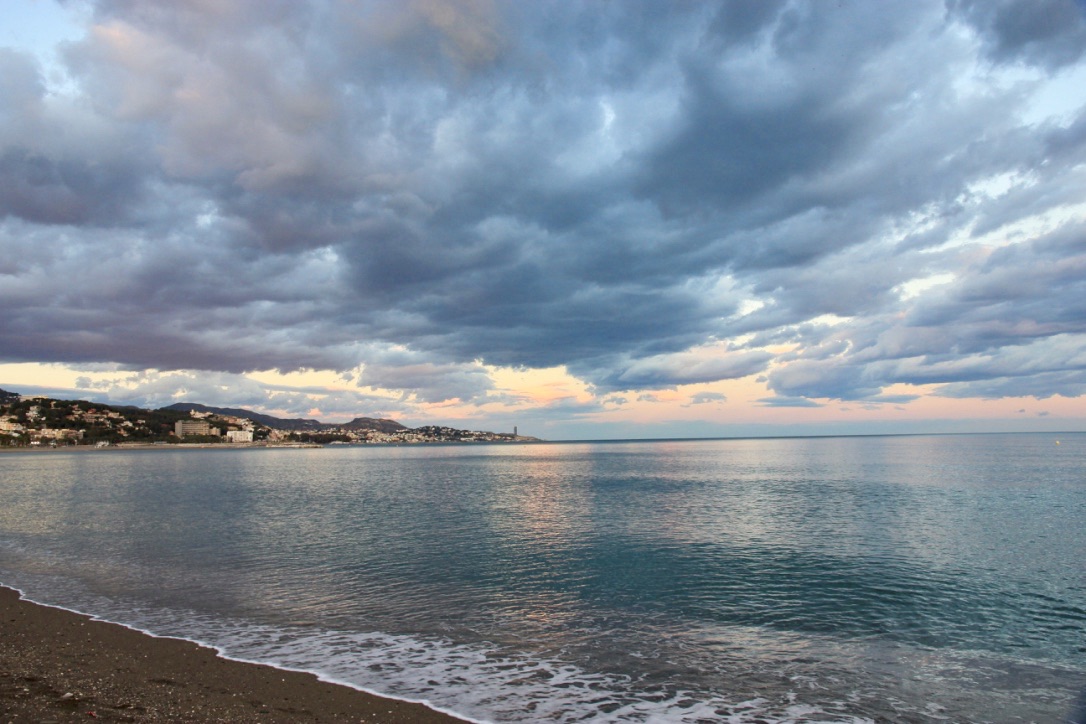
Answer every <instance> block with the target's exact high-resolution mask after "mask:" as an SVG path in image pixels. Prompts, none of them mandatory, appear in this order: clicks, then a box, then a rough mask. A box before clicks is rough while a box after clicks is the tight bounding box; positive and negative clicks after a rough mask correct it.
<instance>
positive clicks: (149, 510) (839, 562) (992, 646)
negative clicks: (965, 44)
mask: <svg viewBox="0 0 1086 724" xmlns="http://www.w3.org/2000/svg"><path fill="white" fill-rule="evenodd" d="M224 447H225V446H224ZM0 583H2V584H4V585H7V586H10V587H14V588H17V589H19V590H20V591H22V592H23V593H24V595H25V596H26V597H28V598H29V599H31V600H33V601H37V602H39V603H44V604H48V605H53V606H59V607H63V608H67V609H72V610H75V611H80V612H83V613H87V614H90V615H93V616H96V617H98V618H100V619H104V620H108V621H113V622H117V623H121V624H124V625H127V626H130V627H133V628H136V629H139V630H142V631H146V632H149V633H152V634H155V635H160V636H172V637H180V638H184V639H190V640H192V641H196V642H200V643H203V644H206V645H209V646H212V647H214V648H216V649H218V650H219V651H220V652H221V654H222V655H223V656H226V657H229V658H233V659H239V660H244V661H256V662H261V663H265V664H270V665H272V666H277V667H282V668H285V669H294V670H302V671H311V672H315V673H316V674H318V675H319V676H321V677H322V678H324V679H327V680H329V681H335V682H339V683H343V684H347V685H349V686H352V687H356V688H358V689H363V690H366V691H371V692H376V693H379V694H383V695H386V696H391V697H396V698H401V699H406V700H412V701H422V702H426V703H428V704H429V705H430V706H432V707H434V708H436V709H439V710H442V711H447V712H451V713H454V714H456V715H458V716H461V717H463V718H466V719H469V720H473V721H479V722H580V721H592V722H1065V721H1077V719H1076V717H1078V716H1081V715H1082V714H1076V713H1075V712H1076V707H1079V708H1080V709H1081V708H1082V707H1083V705H1084V704H1086V698H1084V692H1086V433H1067V434H1060V435H1056V434H1051V433H1048V434H998V435H943V436H939V435H933V436H923V435H917V436H887V437H882V436H860V437H819V438H776V439H721V440H656V441H647V440H646V441H615V442H569V443H537V444H459V445H455V444H454V445H410V446H409V445H405V446H357V447H355V446H332V447H327V448H322V449H274V448H269V449H201V450H178V449H169V450H153V451H142V450H131V451H123V450H119V451H118V450H114V451H102V452H97V451H95V452H65V451H56V452H43V453H36V454H31V453H27V454H11V455H0Z"/></svg>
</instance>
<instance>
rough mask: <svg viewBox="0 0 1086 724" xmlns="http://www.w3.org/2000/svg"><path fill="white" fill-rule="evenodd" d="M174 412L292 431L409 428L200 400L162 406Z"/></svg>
mask: <svg viewBox="0 0 1086 724" xmlns="http://www.w3.org/2000/svg"><path fill="white" fill-rule="evenodd" d="M160 409H162V410H169V411H172V412H192V411H193V410H195V411H197V412H207V413H210V414H212V415H226V416H228V417H244V418H247V419H249V420H252V421H253V422H256V423H259V424H261V425H264V426H265V427H270V428H272V429H273V430H287V431H291V432H321V431H323V430H336V429H338V430H376V431H378V432H400V431H403V430H407V429H409V428H408V427H407V426H405V425H401V424H400V423H398V422H396V421H395V420H387V419H377V418H373V417H356V418H355V419H353V420H351V421H350V422H345V423H343V424H342V425H337V424H335V423H329V422H320V421H318V420H308V419H305V418H293V419H291V418H281V417H273V416H272V415H264V414H262V413H259V412H253V411H252V410H245V409H242V408H236V407H211V406H209V405H201V404H200V403H198V402H178V403H175V404H173V405H169V406H168V407H163V408H160Z"/></svg>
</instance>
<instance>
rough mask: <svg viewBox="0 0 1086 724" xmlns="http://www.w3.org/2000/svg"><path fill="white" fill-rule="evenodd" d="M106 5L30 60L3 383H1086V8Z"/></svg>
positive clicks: (873, 395) (989, 389)
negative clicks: (186, 372) (192, 372)
mask: <svg viewBox="0 0 1086 724" xmlns="http://www.w3.org/2000/svg"><path fill="white" fill-rule="evenodd" d="M93 7H94V25H93V27H89V28H88V29H87V34H86V36H85V37H84V38H83V39H82V40H81V41H79V42H75V43H70V44H67V45H66V46H65V47H64V48H63V49H62V57H63V59H64V62H65V63H66V68H67V70H68V73H69V74H70V84H69V87H68V88H67V89H59V90H58V89H54V88H51V87H50V82H52V81H47V79H46V73H45V72H44V71H43V69H42V68H41V67H39V65H38V63H37V61H36V60H35V59H34V58H33V57H32V56H30V55H27V54H25V53H20V52H17V51H14V50H0V71H2V72H0V91H3V94H2V96H0V252H2V255H0V301H2V303H3V305H4V309H5V310H6V312H7V313H6V314H5V315H4V316H3V318H2V319H0V350H2V351H3V352H2V358H3V359H4V360H8V361H12V360H20V361H21V360H26V361H34V360H36V361H57V362H69V363H81V364H87V363H91V362H97V361H109V362H114V363H117V364H119V365H121V366H124V367H126V368H132V369H143V368H157V369H160V370H175V369H201V370H211V371H222V372H234V373H237V372H244V371H247V370H255V369H269V368H279V369H282V370H292V369H300V368H322V369H335V370H340V371H344V372H348V373H349V374H351V375H353V377H354V378H355V380H356V382H357V383H358V384H360V385H366V386H372V387H375V388H381V389H387V390H392V391H396V392H397V393H398V394H401V396H404V395H412V394H413V395H415V396H416V397H415V399H417V400H420V401H435V402H436V401H441V400H446V399H454V398H455V399H460V400H465V401H467V400H480V399H483V398H484V397H485V396H486V395H488V394H491V393H492V392H493V390H492V389H491V388H492V386H493V383H492V382H491V380H490V378H489V376H488V374H487V372H486V369H485V367H484V366H483V365H485V364H494V365H509V366H525V367H551V366H559V365H565V366H566V368H567V369H568V370H569V371H570V372H572V373H573V374H574V375H576V376H578V377H580V378H581V379H583V380H584V381H585V382H587V383H589V385H591V387H592V389H594V390H596V391H598V392H599V393H601V394H606V393H607V392H609V391H615V390H639V389H661V388H668V387H675V386H678V385H684V384H695V383H711V382H714V381H717V380H722V379H730V378H736V377H743V376H747V375H752V374H760V373H764V374H765V375H766V379H767V380H768V383H769V385H770V388H771V389H772V390H773V391H774V392H775V393H776V394H777V395H779V396H778V397H774V398H769V399H767V400H766V401H764V404H767V405H784V404H805V403H803V400H806V399H808V398H838V399H850V400H853V399H854V400H866V401H872V402H876V403H877V402H886V401H889V400H890V399H891V398H890V397H888V396H887V395H886V394H885V392H884V390H885V388H886V387H887V386H889V385H892V384H895V383H897V382H911V383H917V384H921V383H923V384H928V383H930V384H942V385H945V387H944V388H942V390H943V394H948V395H952V394H966V393H965V392H963V390H977V392H976V394H981V395H985V396H989V395H991V394H996V393H999V394H1007V395H1011V394H1015V392H1014V391H1015V390H1019V391H1020V392H1021V394H1030V395H1036V396H1044V395H1045V394H1053V393H1056V392H1059V393H1060V394H1067V393H1068V392H1069V391H1073V390H1075V389H1078V388H1076V387H1075V384H1077V383H1076V382H1075V378H1074V374H1073V373H1074V372H1075V370H1076V369H1078V368H1076V367H1075V365H1081V361H1080V357H1081V355H1078V356H1076V354H1075V352H1076V351H1077V350H1081V349H1082V340H1083V338H1084V337H1083V335H1084V333H1086V330H1083V329H1082V325H1081V320H1082V319H1084V318H1086V310H1084V309H1083V307H1082V302H1081V301H1080V300H1081V299H1083V298H1084V297H1086V295H1083V292H1084V291H1086V290H1084V289H1083V288H1082V282H1081V281H1080V280H1081V279H1082V278H1083V275H1082V272H1081V266H1080V265H1081V263H1082V258H1083V251H1082V246H1081V245H1082V238H1083V237H1082V229H1081V226H1080V219H1081V210H1077V211H1076V210H1075V209H1074V205H1075V204H1081V203H1082V201H1081V199H1082V194H1081V190H1082V187H1083V174H1082V168H1083V166H1082V160H1083V158H1084V156H1086V131H1084V130H1083V129H1084V128H1086V125H1084V124H1086V121H1084V120H1083V119H1084V118H1086V116H1084V115H1083V102H1082V100H1083V99H1080V101H1079V102H1078V103H1077V104H1072V110H1071V111H1070V116H1071V117H1070V118H1065V119H1064V120H1059V119H1058V118H1057V119H1056V120H1052V119H1046V120H1042V121H1039V122H1035V121H1026V120H1024V119H1025V118H1026V116H1027V115H1028V113H1027V112H1028V111H1029V110H1030V106H1029V104H1030V103H1031V102H1032V101H1031V100H1030V99H1031V98H1032V97H1033V95H1034V93H1035V90H1036V89H1037V88H1038V87H1039V85H1038V84H1040V83H1042V82H1043V81H1044V79H1045V76H1044V73H1045V72H1055V71H1056V70H1060V71H1061V72H1070V70H1073V69H1074V68H1075V67H1077V66H1076V65H1075V64H1078V63H1081V62H1082V60H1081V58H1082V49H1083V47H1086V46H1084V41H1083V33H1084V30H1083V28H1084V25H1083V16H1082V9H1081V6H1079V5H1076V4H1074V3H1071V2H1065V3H1061V2H1057V1H1056V0H1052V1H1050V2H1045V3H1043V4H1042V5H1040V6H1037V12H1035V13H1029V12H1026V9H1027V8H1029V7H1032V4H1025V3H1019V2H1014V1H1012V0H1006V1H1001V2H996V3H980V2H967V1H965V0H962V1H960V2H949V3H946V4H944V3H942V2H939V1H938V0H930V1H929V2H913V3H899V4H893V5H886V4H881V3H880V4H877V5H875V4H869V3H857V2H843V3H834V4H829V3H814V2H811V3H808V2H800V1H785V0H779V1H774V2H748V1H745V0H744V1H737V2H728V3H723V4H712V5H701V4H672V3H654V2H636V3H614V4H599V3H591V2H584V3H577V2H561V3H559V2H540V3H511V2H487V1H486V0H463V1H461V2H452V1H449V2H438V1H436V0H415V1H414V2H407V3H399V2H377V1H376V0H375V1H372V2H361V3H355V2H351V3H347V2H339V1H337V0H311V1H309V2H286V1H285V0H283V1H276V2H257V0H233V1H232V2H218V3H211V4H208V3H195V2H174V1H171V2H165V1H162V2H156V1H148V0H140V1H139V2H136V1H135V0H99V1H98V2H96V3H94V5H93ZM1016 63H1025V64H1028V67H1029V68H1031V69H1032V70H1031V71H1030V72H1032V73H1034V74H1035V75H1033V76H1030V77H1029V78H1027V79H1025V80H1023V76H1022V75H1021V73H1019V75H1014V74H1013V72H1012V71H1014V69H1015V68H1016V67H1017V66H1015V64H1016ZM1001 68H1008V69H1010V70H1008V71H1007V72H1008V73H1010V75H1007V76H1006V77H1003V76H999V75H998V74H999V73H1000V72H1002V71H1001V70H1000V69H1001ZM1038 69H1040V70H1038ZM1076 114H1077V118H1076V117H1075V116H1076ZM1056 115H1058V114H1056ZM1065 115H1066V114H1065ZM1031 219H1032V220H1031ZM1038 219H1042V220H1041V221H1039V220H1038ZM1023 225H1025V227H1023ZM1034 227H1035V228H1037V229H1042V230H1043V233H1042V232H1037V231H1031V230H1030V229H1032V228H1034ZM986 235H988V236H986ZM989 237H991V238H989ZM910 285H918V287H917V288H918V289H919V290H920V291H911V287H910ZM767 347H771V348H772V351H770V350H769V349H767ZM1022 350H1027V351H1028V352H1029V353H1030V354H1036V355H1039V356H1040V357H1041V359H1040V360H1033V361H1032V362H1031V363H1029V364H1027V360H1025V359H1023V355H1021V354H1020V352H1021V351H1022ZM390 399H391V398H390ZM705 399H707V400H708V399H710V398H705ZM894 399H897V398H894ZM284 404H286V403H284ZM291 404H292V405H295V406H297V405H301V404H304V402H303V401H301V400H299V401H294V402H292V403H291Z"/></svg>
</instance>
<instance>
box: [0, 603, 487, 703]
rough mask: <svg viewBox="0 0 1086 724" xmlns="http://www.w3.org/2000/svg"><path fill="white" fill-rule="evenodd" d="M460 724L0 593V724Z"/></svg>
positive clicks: (303, 676)
mask: <svg viewBox="0 0 1086 724" xmlns="http://www.w3.org/2000/svg"><path fill="white" fill-rule="evenodd" d="M89 719H96V720H100V721H116V722H176V721H196V722H297V721H308V722H343V721H350V722H375V721H380V722H421V723H422V724H449V723H455V722H464V721H467V720H464V719H459V718H457V717H455V716H453V715H452V714H447V713H444V712H440V711H437V710H435V709H431V708H430V707H428V706H426V705H425V704H421V703H415V702H408V701H403V700H400V699H392V698H385V697H382V696H378V695H376V694H371V693H369V692H365V691H362V690H359V689H355V688H352V687H350V686H347V685H344V684H337V683H332V682H327V681H323V680H321V679H319V678H318V677H317V675H315V674H311V673H303V672H299V671H289V670H285V669H279V668H276V667H274V666H269V665H264V664H256V663H249V662H244V661H238V660H234V659H227V658H224V657H223V656H221V655H220V654H219V653H218V652H217V651H216V650H215V649H212V648H209V647H207V646H202V645H200V644H197V643H194V642H192V641H187V640H184V639H176V638H164V637H157V636H153V635H151V634H148V633H144V632H142V631H138V630H136V629H132V628H128V627H127V626H123V625H121V624H116V623H110V622H107V621H99V620H96V619H93V618H91V617H90V616H86V615H84V614H81V613H76V612H74V611H69V610H67V609H63V608H56V607H53V606H48V605H44V604H39V603H34V602H32V601H29V600H27V599H25V598H23V596H22V593H20V592H19V591H17V590H16V589H13V588H9V587H7V586H2V585H0V721H2V722H18V721H50V720H51V721H58V722H60V721H81V722H85V721H88V720H89Z"/></svg>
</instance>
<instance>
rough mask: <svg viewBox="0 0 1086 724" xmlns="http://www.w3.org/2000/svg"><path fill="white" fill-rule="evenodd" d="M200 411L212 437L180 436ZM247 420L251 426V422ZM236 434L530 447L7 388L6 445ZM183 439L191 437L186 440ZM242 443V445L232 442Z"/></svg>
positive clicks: (487, 438) (1, 436)
mask: <svg viewBox="0 0 1086 724" xmlns="http://www.w3.org/2000/svg"><path fill="white" fill-rule="evenodd" d="M193 413H198V414H199V416H200V417H201V418H202V419H204V420H206V421H207V423H208V425H207V429H206V430H205V431H204V432H196V431H187V432H178V431H177V430H178V429H179V428H176V424H177V423H178V422H180V421H182V420H191V415H192V414H193ZM246 420H247V421H248V422H246ZM233 431H240V432H245V431H248V432H250V433H251V437H250V438H249V441H250V442H251V443H253V444H260V445H265V444H291V443H311V444H329V443H423V442H525V441H533V440H536V438H532V437H526V436H518V435H511V434H509V433H496V432H484V431H478V430H474V431H473V430H458V429H455V428H449V427H437V426H433V425H427V426H423V427H419V428H415V429H412V428H408V427H406V426H405V425H402V424H400V423H399V422H396V421H395V420H389V419H378V418H372V417H356V418H355V419H353V420H351V421H350V422H348V423H343V424H336V423H322V422H320V421H318V420H308V419H282V418H278V417H274V416H272V415H265V414H262V413H259V412H253V411H252V410H246V409H243V408H233V407H212V406H210V405H202V404H200V403H195V402H179V403H176V404H173V405H169V406H167V407H163V408H159V409H157V410H145V409H141V408H138V407H130V406H116V405H106V404H102V403H96V402H89V401H86V400H56V399H52V398H47V397H36V396H35V397H27V398H25V399H23V398H22V397H20V395H18V394H17V393H14V392H8V391H5V390H0V446H4V447H22V446H42V445H48V446H51V447H58V446H61V445H64V446H68V445H99V446H100V445H113V444H122V443H145V444H149V443H159V444H161V443H177V442H182V441H184V442H199V443H215V442H221V441H223V440H224V439H226V438H228V437H229V436H230V434H231V433H232V432H233ZM178 435H182V436H183V438H184V439H183V440H182V438H181V437H178ZM231 442H237V440H231Z"/></svg>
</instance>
